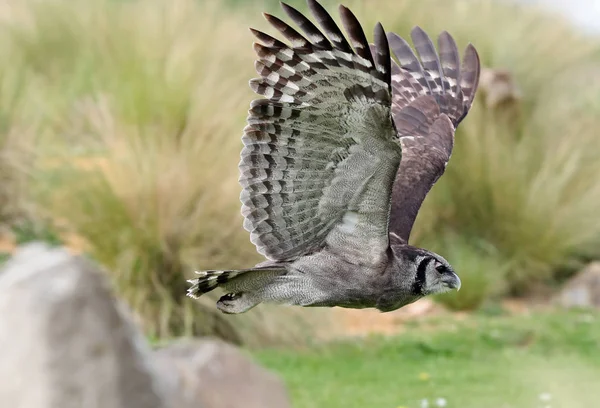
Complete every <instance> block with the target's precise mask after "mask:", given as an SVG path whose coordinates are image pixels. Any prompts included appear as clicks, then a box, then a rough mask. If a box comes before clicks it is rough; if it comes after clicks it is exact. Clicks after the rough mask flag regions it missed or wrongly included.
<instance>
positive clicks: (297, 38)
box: [239, 0, 401, 265]
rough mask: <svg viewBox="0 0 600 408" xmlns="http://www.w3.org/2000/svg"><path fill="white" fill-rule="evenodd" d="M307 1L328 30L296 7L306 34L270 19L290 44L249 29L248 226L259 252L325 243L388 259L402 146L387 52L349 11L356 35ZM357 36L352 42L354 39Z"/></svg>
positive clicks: (359, 256) (243, 167)
mask: <svg viewBox="0 0 600 408" xmlns="http://www.w3.org/2000/svg"><path fill="white" fill-rule="evenodd" d="M308 5H309V7H310V9H311V11H312V13H313V15H314V17H315V19H316V21H317V22H318V23H319V25H320V26H321V27H322V28H323V31H324V33H325V35H324V34H323V33H322V32H321V31H319V29H317V27H316V26H315V25H314V24H313V23H311V22H310V20H308V19H307V18H306V17H305V16H304V15H302V14H301V13H300V12H299V11H297V10H296V9H294V8H292V7H290V6H288V5H285V4H283V8H284V11H285V12H286V13H287V14H288V16H289V17H290V18H291V19H292V20H294V22H295V23H296V24H297V25H298V26H299V27H300V28H301V29H302V30H303V31H304V32H305V33H306V38H305V37H303V36H302V35H300V34H299V33H298V32H297V31H296V30H294V29H293V28H292V27H290V26H289V25H287V24H286V23H284V22H283V21H281V20H279V19H278V18H276V17H274V16H271V15H269V14H265V17H266V19H267V20H268V21H269V22H270V23H271V24H272V25H273V26H274V27H275V28H276V29H277V30H279V31H280V32H281V33H282V34H283V35H284V36H285V37H286V38H287V39H288V40H289V41H290V42H291V44H292V46H291V47H288V46H287V45H286V44H284V43H283V42H281V41H279V40H277V39H275V38H273V37H271V36H269V35H267V34H265V33H262V32H260V31H256V30H252V32H253V33H254V34H255V36H256V37H257V38H258V39H259V40H260V41H261V42H262V44H255V45H254V47H255V50H256V52H257V54H258V61H257V62H256V69H257V72H258V73H259V74H260V78H257V79H254V80H252V81H251V82H250V85H251V87H252V89H253V90H254V91H255V92H257V93H258V94H261V95H264V96H265V97H266V99H259V100H255V101H253V102H252V104H251V108H250V112H249V117H248V125H247V127H246V128H245V132H244V136H243V142H244V148H243V151H242V155H241V162H240V166H239V167H240V172H241V176H240V183H241V185H242V187H243V191H242V193H241V201H242V204H243V206H242V214H243V215H244V217H245V220H244V227H245V228H246V229H247V230H248V231H250V237H251V241H252V242H253V243H254V244H255V245H256V247H257V250H258V252H259V253H261V254H263V255H265V256H266V257H267V258H269V259H271V260H277V261H286V260H293V259H295V258H298V257H300V256H303V255H306V254H309V253H311V252H314V251H317V250H319V249H321V248H323V247H324V246H327V247H328V248H329V249H331V250H332V251H335V252H337V253H338V254H339V255H340V256H343V257H345V258H346V259H347V260H348V261H350V262H353V263H356V264H366V265H373V264H377V263H379V262H382V261H383V259H384V257H385V256H386V250H387V249H388V247H389V242H388V229H387V226H388V217H389V211H390V197H391V190H392V184H393V181H394V178H395V176H396V172H397V169H398V166H399V163H400V157H401V148H400V144H399V143H398V139H397V137H396V131H395V129H394V125H393V121H392V117H391V108H390V107H391V57H390V52H389V45H388V41H387V38H386V35H385V32H384V30H383V28H382V26H381V25H380V24H378V25H377V26H376V28H375V37H374V38H375V49H376V52H375V53H372V52H371V49H370V47H369V44H368V42H367V40H366V37H365V34H364V32H363V30H362V28H361V26H360V24H359V22H358V20H357V19H356V17H355V16H354V15H353V14H352V12H351V11H350V10H348V9H347V8H345V7H343V6H340V14H341V19H342V22H343V25H344V26H345V28H346V31H347V32H348V37H349V39H350V43H348V41H347V40H346V39H345V37H344V35H343V34H342V32H341V30H340V29H339V28H338V27H337V26H336V24H335V22H334V20H333V19H332V18H331V16H330V15H329V14H328V13H327V12H326V11H325V9H324V8H323V7H322V6H321V5H320V4H319V3H317V2H316V1H314V0H309V1H308ZM350 44H352V46H353V48H354V49H353V48H352V47H351V46H350Z"/></svg>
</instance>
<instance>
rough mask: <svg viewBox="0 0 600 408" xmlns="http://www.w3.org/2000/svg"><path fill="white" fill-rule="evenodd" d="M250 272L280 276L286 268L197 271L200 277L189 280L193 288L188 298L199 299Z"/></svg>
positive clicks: (188, 293) (190, 288)
mask: <svg viewBox="0 0 600 408" xmlns="http://www.w3.org/2000/svg"><path fill="white" fill-rule="evenodd" d="M248 272H262V273H265V272H267V273H270V274H273V273H275V274H279V273H282V272H285V268H277V267H270V268H265V267H254V268H250V269H239V270H226V271H215V270H210V271H196V274H197V275H199V277H198V278H196V279H189V280H188V282H189V283H190V284H191V286H190V287H189V288H188V291H187V296H189V297H192V298H195V299H197V298H199V297H200V296H202V295H203V294H205V293H208V292H210V291H211V290H213V289H214V288H216V287H217V286H219V285H225V284H227V282H229V281H230V280H232V279H233V278H236V277H238V276H240V275H243V274H246V273H248Z"/></svg>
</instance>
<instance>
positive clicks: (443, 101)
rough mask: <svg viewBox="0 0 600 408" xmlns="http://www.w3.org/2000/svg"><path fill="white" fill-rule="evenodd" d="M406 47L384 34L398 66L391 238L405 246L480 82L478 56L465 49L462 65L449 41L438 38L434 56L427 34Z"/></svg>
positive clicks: (394, 90)
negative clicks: (398, 149)
mask: <svg viewBox="0 0 600 408" xmlns="http://www.w3.org/2000/svg"><path fill="white" fill-rule="evenodd" d="M411 37H412V40H413V43H414V46H415V48H416V50H417V53H418V54H419V57H420V60H419V58H417V57H416V56H415V54H414V53H413V51H412V49H411V47H410V46H409V45H408V43H407V42H406V41H405V40H404V39H403V38H401V37H399V36H398V35H396V34H394V33H389V34H388V40H389V44H390V47H391V49H392V51H393V52H394V54H395V55H396V58H397V59H398V62H399V63H400V64H399V65H398V64H396V63H395V62H394V63H393V64H392V115H393V118H394V123H395V125H396V128H397V130H398V137H399V138H400V142H401V144H402V163H401V164H400V168H399V169H398V174H397V176H396V180H395V182H394V187H393V193H392V210H391V214H390V226H389V228H390V236H391V237H392V238H395V239H398V240H399V241H400V242H403V243H407V242H408V238H409V236H410V231H411V229H412V226H413V224H414V222H415V219H416V217H417V213H418V212H419V208H420V207H421V204H422V202H423V200H424V199H425V196H426V195H427V193H428V192H429V190H430V189H431V187H433V185H434V184H435V182H436V181H437V180H438V179H439V178H440V177H441V176H442V174H443V173H444V171H445V169H446V165H447V163H448V161H449V160H450V155H451V154H452V147H453V146H454V131H455V129H456V127H457V126H458V124H459V123H460V122H461V120H462V119H463V118H464V117H465V116H466V115H467V113H468V112H469V109H470V108H471V104H472V103H473V98H474V97H475V93H476V90H477V85H478V83H479V71H480V66H479V57H478V55H477V51H476V50H475V48H474V47H473V46H472V45H470V44H469V45H468V46H467V48H466V50H465V52H464V57H463V60H462V65H461V62H460V57H459V53H458V48H457V46H456V43H455V42H454V39H453V38H452V37H451V36H450V35H449V34H448V33H447V32H443V33H442V34H440V36H439V37H438V48H439V54H438V53H437V52H436V50H435V47H434V45H433V42H432V41H431V39H430V38H429V37H428V36H427V34H426V33H425V32H424V31H423V30H422V29H420V28H419V27H415V28H414V29H413V30H412V32H411Z"/></svg>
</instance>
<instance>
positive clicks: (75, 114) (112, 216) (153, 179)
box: [0, 0, 600, 344]
mask: <svg viewBox="0 0 600 408" xmlns="http://www.w3.org/2000/svg"><path fill="white" fill-rule="evenodd" d="M9 3H10V5H6V6H2V7H0V45H2V49H3V50H4V58H3V59H2V61H0V155H1V156H2V160H0V179H1V180H2V184H1V185H2V189H0V222H1V223H2V224H3V225H8V226H13V228H14V229H15V230H16V231H17V235H19V236H20V237H25V238H24V239H26V240H31V239H34V238H36V237H37V238H40V239H50V240H51V241H53V242H61V241H64V242H67V243H68V244H70V245H75V246H76V247H77V249H79V250H81V251H83V252H85V253H87V254H89V256H91V257H93V258H94V259H96V260H97V261H98V262H100V263H101V264H103V265H105V266H106V267H107V270H109V271H110V272H111V273H112V276H113V278H114V283H115V286H116V287H117V289H118V291H119V292H120V294H121V295H122V296H123V297H124V298H125V299H127V301H128V302H129V303H130V305H131V306H133V308H134V309H135V310H136V311H137V313H138V314H139V315H140V317H141V319H142V321H143V322H144V324H145V327H146V329H147V331H148V333H149V334H150V335H151V336H153V337H163V336H166V335H171V334H182V333H196V334H217V335H220V336H222V337H226V338H229V339H231V340H234V341H238V342H246V343H250V344H265V343H269V342H282V341H283V342H295V341H299V342H302V341H304V339H306V338H308V337H310V336H312V330H311V328H314V327H315V326H319V325H327V324H329V315H328V313H327V311H325V310H306V309H304V310H302V309H298V308H271V307H268V306H261V307H260V308H256V309H254V310H252V311H251V312H249V313H248V314H246V315H244V316H242V317H236V316H234V317H227V319H224V318H223V316H222V315H221V314H219V313H215V310H214V307H213V302H214V296H211V297H207V298H206V299H203V300H202V302H200V303H197V302H191V301H189V299H187V298H185V296H184V293H185V288H186V287H187V284H186V282H185V279H186V278H189V277H190V276H191V275H192V274H193V271H194V269H205V268H220V267H228V268H235V267H242V266H248V265H252V264H254V263H256V262H258V261H259V260H260V257H259V256H258V255H257V254H256V253H255V251H254V247H253V246H252V245H251V244H250V242H249V240H248V234H247V233H246V232H245V231H244V230H243V229H242V228H241V223H242V220H241V216H240V213H239V207H240V205H239V201H238V196H239V186H238V184H237V177H238V173H237V163H238V161H239V152H240V148H241V142H240V136H241V132H242V129H243V126H244V120H245V116H246V111H247V107H248V104H249V102H250V100H251V99H252V98H253V97H254V96H253V94H252V93H251V91H250V90H249V88H248V87H247V81H248V79H250V78H252V77H253V76H255V73H254V69H253V64H252V61H253V60H254V55H253V52H252V47H251V43H252V41H253V38H252V36H251V35H250V33H249V32H248V29H247V27H248V26H254V27H257V28H260V29H263V30H266V31H270V30H269V29H268V28H267V24H266V23H265V22H264V21H263V20H262V18H261V16H260V12H261V11H262V10H269V11H272V12H276V13H277V14H278V15H281V12H279V11H278V9H277V6H278V2H276V1H267V0H265V1H261V2H258V1H257V2H250V1H248V2H235V1H232V0H227V1H225V0H223V1H196V0H171V1H165V0H129V1H115V0H87V1H84V0H20V1H12V2H9ZM291 3H292V4H294V5H296V6H298V7H299V8H300V9H302V10H306V7H305V6H304V5H303V2H302V1H292V2H291ZM325 3H326V4H327V5H328V6H333V5H334V4H336V3H337V2H335V1H326V2H325ZM345 3H346V4H347V5H348V6H350V7H351V8H352V9H353V10H354V11H355V13H356V14H357V16H359V19H360V20H361V21H362V22H363V25H364V27H365V29H366V30H368V32H369V34H370V31H371V30H370V29H368V28H369V27H372V26H373V25H374V23H375V22H376V21H378V20H381V21H382V23H383V24H384V26H385V27H386V29H387V30H393V31H396V32H398V33H399V34H400V35H403V36H407V35H408V33H409V30H410V28H412V27H413V26H414V25H420V26H422V27H423V28H424V29H426V30H427V31H428V32H430V33H432V34H435V33H437V32H440V31H441V30H448V31H449V32H451V33H452V35H453V36H454V37H455V38H456V39H457V41H458V43H459V45H460V46H461V47H462V46H464V45H466V43H467V41H470V42H472V43H474V45H475V46H476V47H477V49H478V50H479V53H480V55H481V58H482V62H483V64H484V65H485V66H487V67H492V68H502V69H506V70H508V72H509V73H510V75H511V76H512V77H513V79H514V82H515V84H516V86H518V88H519V91H520V96H519V98H517V99H516V100H512V101H509V102H507V103H504V104H500V105H493V106H492V105H488V104H487V103H486V99H485V97H486V96H485V90H482V92H480V96H479V97H478V99H477V101H476V103H475V105H474V108H473V110H472V111H471V113H470V114H469V116H468V117H467V119H466V120H465V121H464V122H463V123H462V124H461V126H460V128H459V131H458V134H457V137H456V146H455V152H454V154H453V158H452V160H451V162H450V164H449V166H448V170H447V172H446V175H445V176H444V177H443V178H442V179H441V180H440V182H439V183H438V184H437V185H436V187H435V188H434V189H433V190H432V193H431V194H430V196H429V197H428V198H427V200H426V202H425V203H424V207H423V209H422V211H421V213H420V216H419V218H418V220H417V224H416V227H415V230H414V233H413V241H414V242H413V243H415V244H419V245H423V246H427V247H429V248H431V249H433V250H437V251H439V252H440V253H441V254H442V255H444V256H445V257H446V258H447V259H448V260H449V261H450V262H451V263H453V264H454V265H456V269H457V271H458V272H459V274H460V275H461V277H462V278H463V282H464V283H463V287H462V289H461V291H460V292H459V293H458V294H456V293H454V294H451V295H447V296H443V297H440V298H439V300H440V301H442V302H444V303H446V304H447V305H449V306H450V307H453V308H458V309H473V308H477V307H478V306H479V305H480V304H481V303H482V302H484V301H485V300H487V299H490V298H494V297H498V296H502V295H506V294H526V293H528V292H529V291H530V290H531V288H534V287H535V286H536V285H539V284H540V283H544V282H545V283H548V282H552V281H553V279H554V278H555V275H556V274H557V271H560V273H561V276H562V277H564V276H565V274H566V275H568V274H569V273H570V272H569V271H573V270H575V268H576V267H577V266H578V263H579V262H580V260H581V259H587V258H591V257H597V256H598V249H597V248H598V244H599V239H600V217H599V216H598V215H597V203H598V202H600V179H599V178H598V177H597V175H598V174H600V160H599V158H600V157H599V153H598V152H599V151H600V150H599V148H600V138H598V137H597V135H596V129H600V103H599V102H598V101H600V57H599V56H600V53H599V52H598V51H599V45H600V41H598V40H596V39H591V38H586V37H583V36H580V35H578V34H577V33H576V31H575V30H574V29H573V28H571V27H569V26H568V25H567V24H566V23H564V22H563V21H561V20H559V19H558V18H557V17H556V16H549V15H546V14H543V13H541V12H539V11H538V10H535V9H522V8H517V7H516V6H515V7H513V6H510V5H506V4H498V3H495V2H492V1H491V0H475V1H460V0H456V1H446V0H421V1H412V0H399V1H385V0H369V1H367V0H363V1H360V0H353V1H347V2H345ZM330 10H331V11H332V13H333V14H334V15H335V14H336V13H335V8H330ZM335 18H336V19H337V15H336V16H335ZM271 32H272V30H271ZM48 219H50V220H52V223H53V225H50V226H48V222H47V220H48ZM17 221H18V222H17ZM565 271H567V272H566V273H565ZM281 327H285V329H284V330H282V329H281Z"/></svg>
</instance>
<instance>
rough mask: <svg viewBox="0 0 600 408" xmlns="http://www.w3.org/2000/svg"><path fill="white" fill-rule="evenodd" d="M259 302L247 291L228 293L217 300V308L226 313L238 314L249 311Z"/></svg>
mask: <svg viewBox="0 0 600 408" xmlns="http://www.w3.org/2000/svg"><path fill="white" fill-rule="evenodd" d="M259 303H260V301H257V300H255V299H253V298H252V296H251V295H249V294H248V293H246V292H239V293H228V294H226V295H223V296H221V299H219V300H218V301H217V308H218V309H219V310H220V311H221V312H223V313H226V314H238V313H244V312H247V311H248V310H250V309H252V308H253V307H254V306H256V305H258V304H259Z"/></svg>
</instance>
